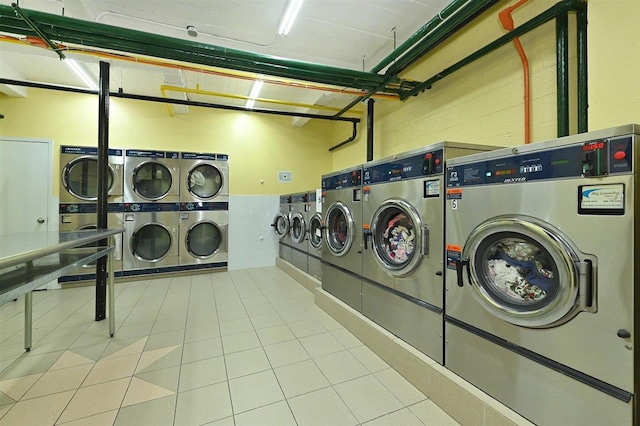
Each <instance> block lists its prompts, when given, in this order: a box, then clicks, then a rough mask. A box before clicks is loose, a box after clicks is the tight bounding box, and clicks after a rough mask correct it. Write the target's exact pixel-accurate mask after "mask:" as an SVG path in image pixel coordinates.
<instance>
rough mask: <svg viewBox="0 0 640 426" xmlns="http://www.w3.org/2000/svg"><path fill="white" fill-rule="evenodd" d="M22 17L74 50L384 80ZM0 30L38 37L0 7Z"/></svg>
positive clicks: (346, 82)
mask: <svg viewBox="0 0 640 426" xmlns="http://www.w3.org/2000/svg"><path fill="white" fill-rule="evenodd" d="M25 12H26V14H27V16H28V17H29V18H30V19H31V20H32V21H33V22H35V23H36V25H37V26H38V29H39V30H40V31H41V32H42V33H43V34H44V35H45V36H46V37H47V38H49V39H50V40H56V41H60V42H64V43H74V44H77V45H79V46H91V47H95V48H102V49H109V50H116V51H122V52H128V53H136V54H141V55H147V56H152V57H158V58H165V59H172V60H177V61H183V62H190V63H195V64H201V65H208V66H216V67H220V68H230V69H235V70H241V71H247V72H255V73H260V74H267V75H273V76H278V77H287V78H294V79H298V80H306V81H313V82H317V83H323V84H331V85H335V86H344V87H352V88H358V89H361V90H370V89H372V88H374V87H378V86H379V85H380V83H381V82H382V81H384V77H383V76H381V75H378V74H375V73H370V72H364V71H355V70H349V69H343V68H337V67H331V66H327V65H320V64H315V63H310V62H304V61H296V60H290V59H284V58H279V57H275V56H269V55H261V54H256V53H251V52H244V51H240V50H235V49H227V48H223V47H219V46H214V45H208V44H204V43H198V42H193V41H186V40H181V39H174V38H171V37H165V36H160V35H156V34H149V33H145V32H142V31H135V30H131V29H127V28H120V27H115V26H111V25H105V24H98V23H93V22H88V21H83V20H79V19H73V18H67V17H63V16H57V15H53V14H49V13H43V12H36V11H31V10H29V11H25ZM0 31H1V32H7V33H10V34H21V35H28V36H40V35H39V34H37V33H36V32H35V31H33V30H32V29H31V28H30V27H29V25H28V24H27V23H26V22H25V21H24V20H23V19H22V18H20V17H18V16H16V13H15V12H14V10H13V9H12V8H11V7H9V6H2V5H0Z"/></svg>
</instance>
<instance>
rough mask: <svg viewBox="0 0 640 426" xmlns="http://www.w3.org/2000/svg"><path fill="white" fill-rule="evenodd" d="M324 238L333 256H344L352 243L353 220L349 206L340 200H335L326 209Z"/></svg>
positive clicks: (353, 232)
mask: <svg viewBox="0 0 640 426" xmlns="http://www.w3.org/2000/svg"><path fill="white" fill-rule="evenodd" d="M325 224H326V228H325V231H324V239H325V242H326V244H327V247H328V248H329V250H330V251H331V253H333V254H334V255H335V256H344V255H345V254H347V253H348V252H349V249H350V248H351V245H352V244H353V238H354V234H355V221H354V220H353V215H352V214H351V212H350V211H349V208H348V207H347V206H346V205H345V204H344V203H341V202H339V201H338V202H335V203H333V204H331V205H330V206H329V208H328V209H327V214H326V216H325Z"/></svg>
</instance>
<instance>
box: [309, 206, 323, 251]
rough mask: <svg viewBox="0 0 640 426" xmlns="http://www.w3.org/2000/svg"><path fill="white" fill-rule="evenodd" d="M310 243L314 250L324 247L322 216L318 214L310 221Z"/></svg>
mask: <svg viewBox="0 0 640 426" xmlns="http://www.w3.org/2000/svg"><path fill="white" fill-rule="evenodd" d="M309 243H310V244H311V246H312V247H313V248H314V249H317V250H319V249H320V248H321V247H322V216H321V215H320V213H316V214H314V215H313V216H311V219H309Z"/></svg>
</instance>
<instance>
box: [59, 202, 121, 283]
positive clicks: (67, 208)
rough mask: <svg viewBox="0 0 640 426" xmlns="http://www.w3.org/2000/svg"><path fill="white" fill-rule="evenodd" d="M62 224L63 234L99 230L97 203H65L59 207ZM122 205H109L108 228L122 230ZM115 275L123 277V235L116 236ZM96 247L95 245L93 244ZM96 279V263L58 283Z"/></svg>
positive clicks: (64, 277) (82, 268)
mask: <svg viewBox="0 0 640 426" xmlns="http://www.w3.org/2000/svg"><path fill="white" fill-rule="evenodd" d="M59 213H60V222H59V223H58V229H59V230H60V231H61V232H71V231H80V230H87V229H97V228H98V227H97V205H96V204H95V203H64V204H60V206H59ZM122 215H123V206H122V203H109V204H107V227H108V228H122V219H123V216H122ZM114 243H115V248H114V257H113V270H114V275H115V276H116V277H119V276H121V275H122V234H117V235H115V236H114ZM93 245H94V246H95V244H93ZM95 277H96V264H95V262H93V263H90V264H87V265H84V266H81V267H79V268H77V269H75V270H73V271H71V272H69V273H68V274H67V275H65V276H63V277H60V278H58V282H60V283H66V282H75V281H86V280H92V279H95Z"/></svg>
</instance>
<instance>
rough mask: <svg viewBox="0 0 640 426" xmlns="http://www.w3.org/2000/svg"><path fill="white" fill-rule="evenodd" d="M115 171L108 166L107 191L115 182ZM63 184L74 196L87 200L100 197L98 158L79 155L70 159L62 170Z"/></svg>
mask: <svg viewBox="0 0 640 426" xmlns="http://www.w3.org/2000/svg"><path fill="white" fill-rule="evenodd" d="M114 180H115V179H114V171H113V168H112V167H111V166H109V167H108V168H107V192H108V191H110V190H111V188H112V187H113V182H114ZM62 184H63V185H64V187H65V189H66V190H67V191H68V192H69V193H70V194H71V195H73V196H74V197H76V198H79V199H81V200H85V201H96V200H97V199H98V160H96V158H95V157H78V158H76V159H74V160H72V161H69V162H68V163H67V164H66V166H65V167H64V170H63V171H62Z"/></svg>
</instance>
